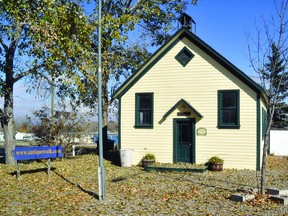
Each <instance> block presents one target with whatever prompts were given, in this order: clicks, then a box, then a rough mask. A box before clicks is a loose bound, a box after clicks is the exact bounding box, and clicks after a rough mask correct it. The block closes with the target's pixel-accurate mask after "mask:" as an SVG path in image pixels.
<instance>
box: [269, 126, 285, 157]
mask: <svg viewBox="0 0 288 216" xmlns="http://www.w3.org/2000/svg"><path fill="white" fill-rule="evenodd" d="M270 154H274V155H279V156H288V130H271V131H270Z"/></svg>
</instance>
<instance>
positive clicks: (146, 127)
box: [134, 125, 153, 129]
mask: <svg viewBox="0 0 288 216" xmlns="http://www.w3.org/2000/svg"><path fill="white" fill-rule="evenodd" d="M134 128H138V129H141V128H142V129H153V125H135V126H134Z"/></svg>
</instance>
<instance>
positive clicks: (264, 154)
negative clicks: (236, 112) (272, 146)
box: [260, 119, 272, 195]
mask: <svg viewBox="0 0 288 216" xmlns="http://www.w3.org/2000/svg"><path fill="white" fill-rule="evenodd" d="M271 125H272V121H271V120H270V119H269V124H268V127H267V129H266V132H265V139H264V145H263V152H262V167H261V185H260V193H261V194H262V195H264V194H265V173H266V164H267V160H266V159H267V152H268V147H269V133H270V129H271Z"/></svg>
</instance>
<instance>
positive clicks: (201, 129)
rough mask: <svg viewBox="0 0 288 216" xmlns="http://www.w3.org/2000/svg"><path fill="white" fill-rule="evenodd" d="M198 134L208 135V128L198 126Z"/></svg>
mask: <svg viewBox="0 0 288 216" xmlns="http://www.w3.org/2000/svg"><path fill="white" fill-rule="evenodd" d="M197 135H198V136H206V135H207V129H206V128H198V129H197Z"/></svg>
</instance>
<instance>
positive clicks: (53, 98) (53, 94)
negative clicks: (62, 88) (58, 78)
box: [51, 76, 55, 124]
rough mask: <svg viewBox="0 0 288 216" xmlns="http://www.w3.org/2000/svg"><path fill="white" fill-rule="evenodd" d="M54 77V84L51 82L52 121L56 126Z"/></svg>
mask: <svg viewBox="0 0 288 216" xmlns="http://www.w3.org/2000/svg"><path fill="white" fill-rule="evenodd" d="M54 82H55V81H54V77H53V76H52V82H51V121H52V124H54V116H55V113H54V105H55V85H54V84H55V83H54Z"/></svg>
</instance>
